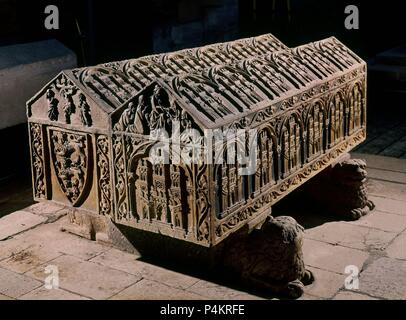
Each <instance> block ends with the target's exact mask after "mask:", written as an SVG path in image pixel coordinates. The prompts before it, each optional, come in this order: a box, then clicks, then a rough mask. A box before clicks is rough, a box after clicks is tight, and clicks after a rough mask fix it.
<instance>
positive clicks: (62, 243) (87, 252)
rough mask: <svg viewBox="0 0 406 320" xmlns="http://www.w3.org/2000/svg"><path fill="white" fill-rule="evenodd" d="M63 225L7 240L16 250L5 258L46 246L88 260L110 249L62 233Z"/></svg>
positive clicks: (41, 228) (46, 226)
mask: <svg viewBox="0 0 406 320" xmlns="http://www.w3.org/2000/svg"><path fill="white" fill-rule="evenodd" d="M63 219H65V218H63ZM62 223H63V221H58V222H57V223H53V224H44V225H40V226H38V227H37V228H35V229H33V230H29V231H27V232H24V233H23V234H21V235H18V236H16V237H15V239H10V240H7V241H6V242H5V245H6V246H7V247H9V248H13V247H14V248H15V249H11V250H12V251H10V252H8V254H4V255H5V257H9V256H10V254H11V252H13V253H14V254H17V253H18V252H20V251H21V250H27V249H28V250H29V248H30V247H31V246H36V248H41V247H42V246H46V248H47V250H49V251H50V252H59V253H64V254H70V255H73V256H76V257H78V258H80V259H83V260H88V259H91V258H93V257H95V256H96V255H98V254H100V253H103V252H105V251H107V250H108V249H110V247H108V246H104V245H101V244H98V243H95V242H93V241H90V240H86V239H81V238H78V237H76V236H74V235H71V234H69V233H65V232H61V231H60V226H59V225H60V224H62ZM9 241H10V242H9ZM34 248H35V247H34ZM1 256H2V253H1V252H0V258H1Z"/></svg>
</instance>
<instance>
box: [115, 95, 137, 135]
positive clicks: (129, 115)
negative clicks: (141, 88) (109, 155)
mask: <svg viewBox="0 0 406 320" xmlns="http://www.w3.org/2000/svg"><path fill="white" fill-rule="evenodd" d="M135 112H136V107H135V105H134V103H133V102H130V103H129V104H128V107H127V109H125V110H124V112H123V113H122V114H121V117H120V119H119V120H118V122H117V123H116V124H115V125H114V130H117V131H126V129H127V128H128V127H129V126H130V125H132V124H133V123H134V119H135Z"/></svg>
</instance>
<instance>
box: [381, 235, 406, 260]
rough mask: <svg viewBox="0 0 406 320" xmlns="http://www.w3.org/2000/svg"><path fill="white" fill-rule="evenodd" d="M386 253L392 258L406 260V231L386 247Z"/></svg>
mask: <svg viewBox="0 0 406 320" xmlns="http://www.w3.org/2000/svg"><path fill="white" fill-rule="evenodd" d="M386 253H387V255H388V257H390V258H396V259H400V260H406V231H404V232H403V233H401V234H400V235H398V236H397V237H396V238H395V240H394V241H393V242H392V243H391V244H390V245H389V246H388V248H386Z"/></svg>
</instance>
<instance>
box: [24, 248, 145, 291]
mask: <svg viewBox="0 0 406 320" xmlns="http://www.w3.org/2000/svg"><path fill="white" fill-rule="evenodd" d="M50 263H52V265H54V266H56V267H57V268H58V270H59V277H60V279H59V287H60V288H62V289H66V290H68V291H70V292H75V293H77V294H79V295H82V296H84V297H88V298H93V299H107V298H109V297H111V296H113V295H115V294H117V293H118V292H120V291H122V290H124V289H125V288H127V287H128V286H130V285H132V284H134V283H136V282H137V281H139V280H141V278H140V277H137V276H134V275H130V274H128V273H125V272H122V271H118V270H115V269H112V268H108V267H105V266H102V265H99V264H96V263H93V262H88V261H83V260H81V259H79V258H76V257H73V256H67V255H66V256H62V257H59V258H57V259H55V260H52V261H51V262H50ZM44 270H45V266H40V267H38V268H36V269H34V270H32V271H29V272H27V275H29V276H31V277H33V278H35V279H38V280H42V281H43V280H44V279H45V277H46V276H47V275H46V274H45V273H44Z"/></svg>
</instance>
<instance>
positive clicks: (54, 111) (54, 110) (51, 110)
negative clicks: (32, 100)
mask: <svg viewBox="0 0 406 320" xmlns="http://www.w3.org/2000/svg"><path fill="white" fill-rule="evenodd" d="M46 98H47V102H48V118H49V120H51V121H58V116H59V111H58V104H59V101H58V99H56V98H55V92H54V91H53V90H51V89H48V90H47V92H46Z"/></svg>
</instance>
